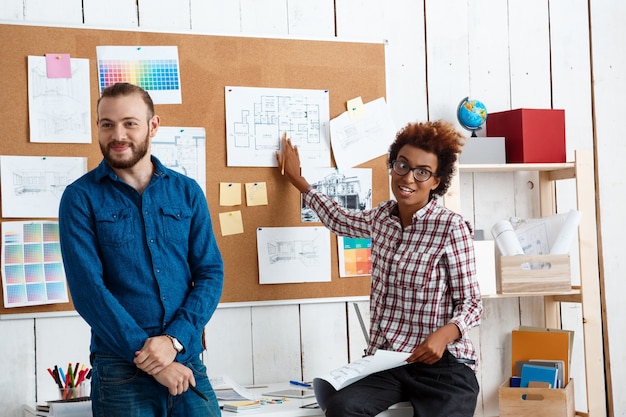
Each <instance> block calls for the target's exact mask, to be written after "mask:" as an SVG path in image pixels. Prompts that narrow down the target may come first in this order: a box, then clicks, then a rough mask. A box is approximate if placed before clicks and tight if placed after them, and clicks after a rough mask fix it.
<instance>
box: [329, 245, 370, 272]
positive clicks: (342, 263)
mask: <svg viewBox="0 0 626 417" xmlns="http://www.w3.org/2000/svg"><path fill="white" fill-rule="evenodd" d="M337 248H338V250H339V276H340V277H351V276H360V275H370V274H371V273H372V240H371V239H368V238H350V237H343V236H338V237H337Z"/></svg>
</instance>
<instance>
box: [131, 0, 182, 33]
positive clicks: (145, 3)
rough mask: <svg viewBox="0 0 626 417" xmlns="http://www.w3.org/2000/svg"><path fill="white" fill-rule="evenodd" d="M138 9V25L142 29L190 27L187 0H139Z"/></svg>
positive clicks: (180, 28) (179, 28)
mask: <svg viewBox="0 0 626 417" xmlns="http://www.w3.org/2000/svg"><path fill="white" fill-rule="evenodd" d="M138 9H139V25H140V26H141V27H142V28H144V29H158V30H185V31H186V30H189V29H191V14H190V13H191V12H190V9H189V0H168V1H167V2H163V1H161V0H141V1H139V3H138Z"/></svg>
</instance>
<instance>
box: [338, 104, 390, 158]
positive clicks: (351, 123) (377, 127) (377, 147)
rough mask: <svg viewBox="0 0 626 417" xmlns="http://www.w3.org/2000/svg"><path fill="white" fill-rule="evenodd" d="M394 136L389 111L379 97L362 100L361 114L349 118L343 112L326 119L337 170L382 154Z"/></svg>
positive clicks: (385, 151) (387, 148) (346, 113)
mask: <svg viewBox="0 0 626 417" xmlns="http://www.w3.org/2000/svg"><path fill="white" fill-rule="evenodd" d="M395 137H396V128H395V126H394V123H393V119H392V117H391V110H390V109H389V106H387V103H386V102H385V99H384V98H382V97H381V98H378V99H376V100H374V101H371V102H369V103H366V104H365V110H364V112H363V115H362V116H361V117H358V118H350V115H349V113H348V112H347V111H346V112H344V113H342V114H341V115H339V116H338V117H336V118H334V119H332V120H331V121H330V138H331V144H332V149H333V155H334V156H335V162H336V163H337V167H338V168H339V169H346V168H351V167H354V166H357V165H359V164H362V163H363V162H367V161H369V160H371V159H374V158H376V157H378V156H380V155H384V154H386V153H387V151H388V150H389V145H391V143H392V142H393V141H394V139H395Z"/></svg>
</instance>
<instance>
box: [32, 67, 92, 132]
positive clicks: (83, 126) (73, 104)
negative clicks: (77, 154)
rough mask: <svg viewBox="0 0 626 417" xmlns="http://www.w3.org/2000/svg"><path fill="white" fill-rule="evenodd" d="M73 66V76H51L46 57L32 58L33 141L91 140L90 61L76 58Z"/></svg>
mask: <svg viewBox="0 0 626 417" xmlns="http://www.w3.org/2000/svg"><path fill="white" fill-rule="evenodd" d="M71 68H72V69H71V71H72V76H71V78H49V77H48V75H47V70H46V59H45V57H43V56H41V57H39V56H29V57H28V96H29V100H28V108H29V121H30V141H31V142H48V143H91V106H90V102H89V101H90V96H89V60H88V59H84V58H80V59H79V58H72V59H71Z"/></svg>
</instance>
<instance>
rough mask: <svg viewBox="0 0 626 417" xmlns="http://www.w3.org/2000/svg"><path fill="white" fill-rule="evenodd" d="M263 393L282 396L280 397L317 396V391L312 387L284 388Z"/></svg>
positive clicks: (269, 395) (270, 395)
mask: <svg viewBox="0 0 626 417" xmlns="http://www.w3.org/2000/svg"><path fill="white" fill-rule="evenodd" d="M263 395H267V396H268V397H280V398H283V397H284V398H311V397H315V393H314V392H313V390H310V389H297V388H290V389H283V390H278V391H269V392H264V393H263Z"/></svg>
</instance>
